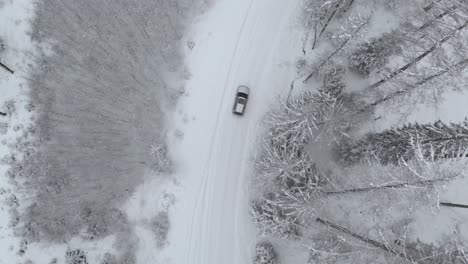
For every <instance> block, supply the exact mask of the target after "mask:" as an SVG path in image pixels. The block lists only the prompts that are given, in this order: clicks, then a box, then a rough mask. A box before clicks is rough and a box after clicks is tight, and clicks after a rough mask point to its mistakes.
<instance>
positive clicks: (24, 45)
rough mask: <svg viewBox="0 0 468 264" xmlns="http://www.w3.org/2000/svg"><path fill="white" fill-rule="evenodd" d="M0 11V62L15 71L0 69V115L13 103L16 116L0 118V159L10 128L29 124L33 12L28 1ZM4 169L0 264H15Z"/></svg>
mask: <svg viewBox="0 0 468 264" xmlns="http://www.w3.org/2000/svg"><path fill="white" fill-rule="evenodd" d="M0 7H1V8H0V38H1V39H2V40H3V41H4V45H5V50H4V51H3V52H2V53H1V54H0V61H2V62H3V63H4V64H6V65H7V66H9V67H10V68H12V69H13V70H14V71H15V74H10V73H9V72H7V71H6V70H5V69H3V68H0V94H1V96H0V111H2V112H5V109H4V107H3V106H4V103H5V102H6V101H10V100H14V102H15V106H16V113H15V114H13V115H12V116H11V117H8V116H0V123H7V124H8V131H7V133H6V134H2V133H0V141H1V142H2V144H0V158H2V157H4V156H5V155H7V154H8V153H10V148H9V147H8V144H12V143H15V140H16V137H17V136H18V135H19V134H20V133H21V131H15V130H14V129H13V128H14V127H15V126H18V125H22V126H23V127H26V126H27V125H28V124H29V123H30V120H29V117H30V115H29V114H28V112H27V111H26V110H25V109H24V106H25V104H26V103H27V98H26V91H27V90H26V80H25V78H24V77H25V75H26V73H27V71H28V67H27V64H28V63H29V62H30V61H29V60H28V57H27V56H26V53H27V52H31V51H32V45H31V43H30V41H29V36H28V35H27V32H28V31H29V30H30V25H29V23H28V20H29V19H31V17H32V15H33V12H32V1H30V0H16V1H14V2H13V1H8V2H3V1H1V2H0ZM0 125H1V124H0ZM7 169H8V166H7V165H6V164H0V176H1V177H0V256H1V257H0V264H3V263H5V264H6V263H16V262H15V260H17V255H16V253H17V251H18V250H19V248H18V244H19V239H18V238H16V237H15V236H14V235H13V232H12V230H11V229H9V220H10V215H9V212H8V209H9V208H8V205H7V204H6V203H5V202H6V201H7V199H8V198H9V197H11V195H12V186H11V185H10V184H9V181H8V178H7V177H6V175H5V172H6V170H7Z"/></svg>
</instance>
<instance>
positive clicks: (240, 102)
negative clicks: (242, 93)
mask: <svg viewBox="0 0 468 264" xmlns="http://www.w3.org/2000/svg"><path fill="white" fill-rule="evenodd" d="M237 103H238V104H245V98H244V97H238V98H237Z"/></svg>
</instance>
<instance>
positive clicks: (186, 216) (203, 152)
mask: <svg viewBox="0 0 468 264" xmlns="http://www.w3.org/2000/svg"><path fill="white" fill-rule="evenodd" d="M299 5H300V1H298V0H294V1H284V0H274V1H272V0H238V1H230V0H221V1H219V2H217V3H216V4H215V5H214V7H213V8H212V9H211V10H210V11H209V12H208V14H207V15H206V16H204V17H202V18H201V19H200V21H198V22H197V24H196V25H195V27H194V29H193V31H192V32H191V34H190V36H189V38H188V41H193V42H194V44H195V46H194V48H193V49H192V50H190V49H189V48H187V57H188V58H187V62H188V67H189V70H190V72H191V75H192V78H191V80H190V81H189V82H188V85H187V88H186V97H183V99H182V100H181V101H180V104H179V106H178V108H179V110H178V111H177V112H178V115H179V116H178V117H176V120H175V123H174V125H173V126H174V127H173V128H174V129H177V130H180V131H182V132H183V133H184V136H183V139H181V140H180V135H179V136H174V138H173V139H172V140H171V141H172V142H170V144H169V145H170V146H172V149H171V151H172V155H173V156H174V157H175V160H176V162H177V166H178V167H179V172H178V178H179V179H180V187H179V188H178V191H177V193H176V204H175V205H174V207H173V208H171V233H170V235H169V245H168V247H167V248H166V249H165V250H164V252H163V256H164V257H162V258H161V259H170V260H171V262H166V263H173V264H183V263H184V264H185V263H191V264H211V263H213V264H214V263H225V264H228V263H236V264H237V263H250V262H251V261H252V257H253V256H252V253H253V250H254V246H255V242H256V231H255V229H254V226H253V225H252V221H251V219H250V215H249V189H248V186H249V183H248V181H249V178H250V175H251V173H252V161H253V160H254V158H253V154H254V150H255V148H256V139H257V135H258V131H259V125H260V124H259V123H260V122H261V119H262V117H263V115H264V113H265V112H266V111H267V110H268V106H269V104H270V103H271V102H272V101H274V100H275V99H276V97H277V95H278V94H281V93H285V92H287V90H288V87H289V84H290V82H291V80H292V79H293V78H294V74H295V72H294V67H293V66H294V60H295V59H297V57H298V56H299V53H300V47H301V43H300V41H301V39H300V36H299V35H298V31H295V30H294V19H293V18H294V17H295V16H296V15H297V12H298V7H299ZM239 85H247V86H249V87H250V89H251V97H250V98H249V102H248V105H247V109H246V113H245V116H243V117H238V116H234V115H233V114H232V113H231V109H232V106H233V100H234V95H235V91H236V89H237V87H238V86H239Z"/></svg>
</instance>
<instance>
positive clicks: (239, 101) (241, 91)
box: [232, 85, 250, 116]
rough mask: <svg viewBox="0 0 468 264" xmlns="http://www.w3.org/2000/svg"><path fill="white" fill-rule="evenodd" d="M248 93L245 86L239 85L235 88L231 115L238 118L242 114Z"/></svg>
mask: <svg viewBox="0 0 468 264" xmlns="http://www.w3.org/2000/svg"><path fill="white" fill-rule="evenodd" d="M249 93H250V89H249V87H247V86H242V85H241V86H239V87H238V88H237V93H236V99H235V101H234V107H233V108H232V113H233V114H235V115H240V116H241V115H243V114H244V112H245V107H246V105H247V99H248V98H249Z"/></svg>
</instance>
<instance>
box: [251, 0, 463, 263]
mask: <svg viewBox="0 0 468 264" xmlns="http://www.w3.org/2000/svg"><path fill="white" fill-rule="evenodd" d="M300 21H301V24H302V26H303V28H304V38H303V46H302V54H303V56H302V57H301V58H299V59H298V61H297V64H296V69H297V78H296V79H295V80H294V81H293V82H292V83H291V87H290V95H289V96H288V97H287V98H284V99H282V100H281V101H280V103H279V104H278V105H277V106H275V107H274V108H273V109H272V110H271V111H270V112H269V113H268V114H267V116H266V118H265V125H266V127H267V130H266V132H265V133H264V135H263V136H262V139H261V150H260V153H259V154H258V155H257V159H256V165H255V166H256V172H255V176H254V178H253V182H252V184H253V186H254V187H253V194H252V196H253V201H252V204H251V214H252V216H253V217H254V220H255V222H256V225H257V228H258V230H259V233H260V234H261V235H262V237H264V241H270V242H263V244H262V245H264V244H265V243H267V244H269V243H271V244H269V245H272V244H273V246H276V248H275V251H276V253H275V255H278V257H277V258H275V259H271V258H270V259H269V260H265V261H263V262H262V261H257V262H255V263H277V261H279V260H280V259H281V258H282V257H281V255H282V254H283V255H288V253H286V251H287V250H286V249H285V248H286V246H285V245H286V244H285V243H284V241H288V243H292V244H294V245H296V248H299V249H298V251H299V252H307V259H308V263H408V264H409V263H467V262H468V256H467V255H466V254H467V253H466V252H467V251H466V250H467V249H468V247H467V246H468V245H467V243H468V236H466V233H465V234H464V233H463V232H462V231H461V230H460V226H458V225H453V226H449V227H447V228H448V229H450V232H445V233H443V234H440V235H439V236H438V238H437V239H436V240H433V241H428V240H427V239H425V240H423V239H420V238H419V237H418V236H417V233H416V232H415V229H417V227H418V226H419V225H421V223H419V222H418V214H419V213H420V212H421V210H427V211H429V212H431V214H432V216H431V215H428V216H427V218H429V219H427V221H426V223H431V221H430V218H432V217H433V216H435V215H437V214H438V213H439V212H440V211H441V207H440V202H441V196H443V194H444V192H445V191H446V187H447V186H448V185H449V184H450V183H453V182H456V181H457V180H460V179H463V178H464V176H465V166H466V161H467V159H466V158H467V157H468V119H465V120H464V121H463V120H460V122H451V121H446V120H444V119H443V118H441V120H434V121H432V122H424V121H423V122H417V121H407V120H408V119H409V117H410V116H412V115H413V113H414V112H416V110H417V108H418V107H433V108H437V107H438V106H439V105H440V103H441V102H443V101H444V100H445V99H447V97H446V96H447V95H451V96H454V95H453V92H456V93H458V94H460V95H462V96H465V98H466V92H467V91H466V86H467V81H468V72H467V66H468V49H467V47H468V28H467V26H468V3H466V2H465V1H459V0H416V1H404V0H391V1H383V0H382V1H380V0H373V1H367V0H332V1H325V0H323V1H322V0H320V1H306V2H305V3H304V6H303V14H302V16H301V18H300ZM463 93H465V94H464V95H463ZM455 96H456V95H455ZM389 117H391V118H389ZM382 120H384V121H382ZM380 121H382V122H380ZM379 122H380V123H379ZM376 124H378V126H376ZM434 224H435V223H434ZM271 251H273V248H272V249H271ZM257 254H258V255H259V256H262V255H272V254H266V253H265V250H264V251H262V252H260V253H257ZM289 254H291V253H290V252H289ZM259 258H260V257H259ZM267 259H268V258H267ZM284 259H287V258H286V257H283V260H284ZM289 261H291V260H290V259H289Z"/></svg>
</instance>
